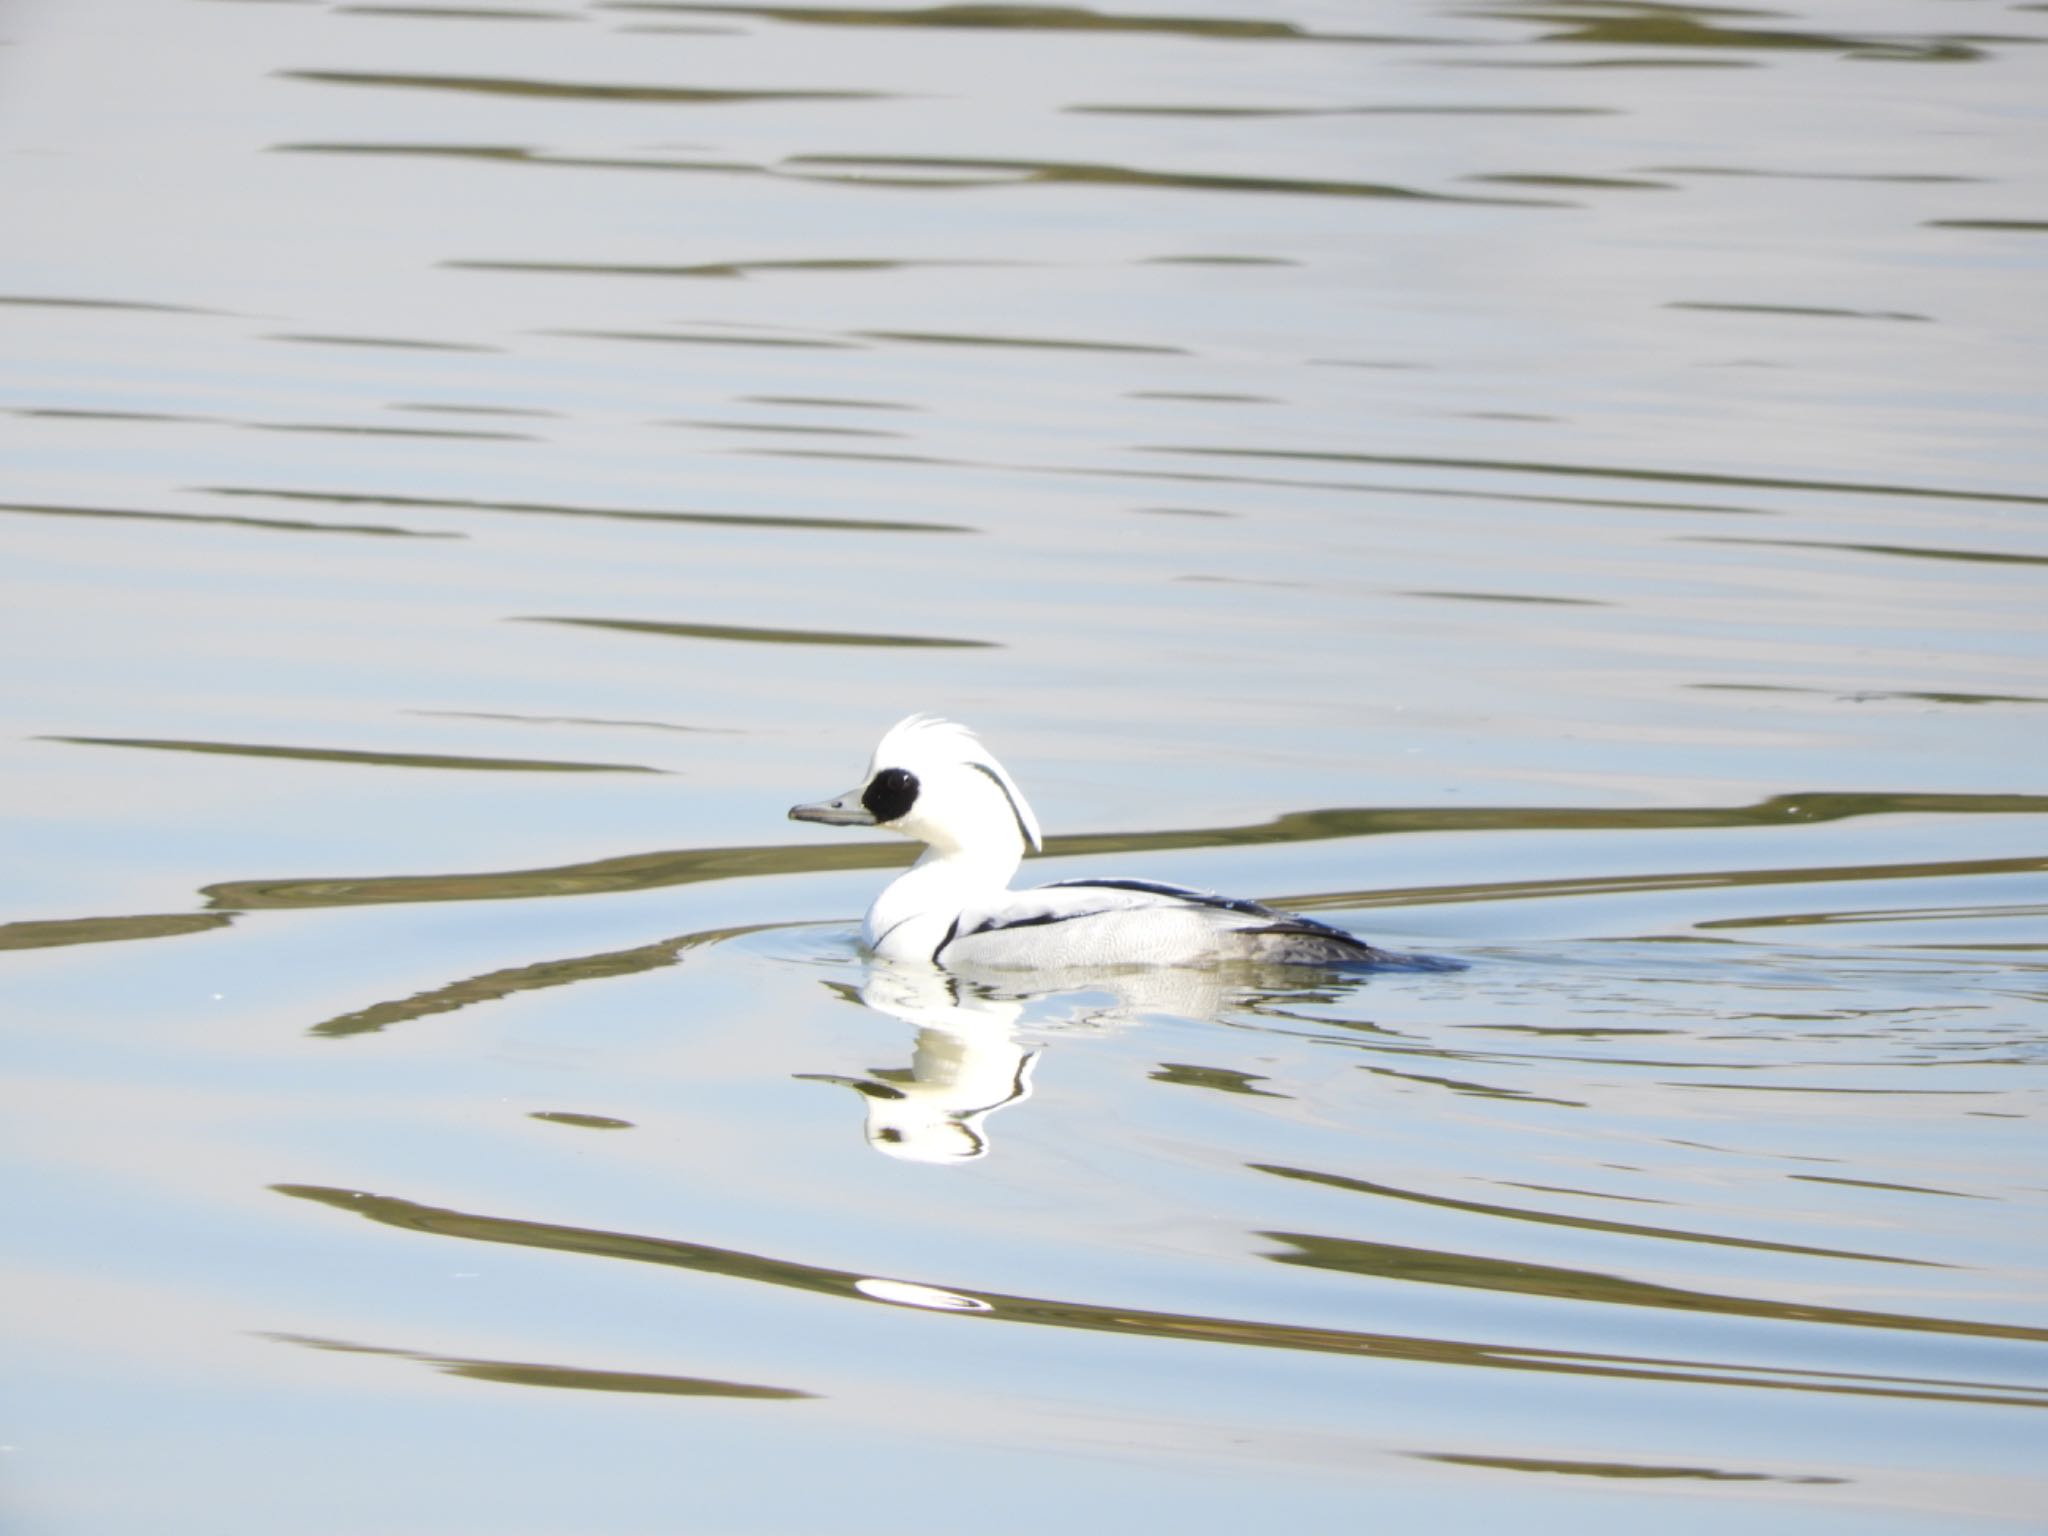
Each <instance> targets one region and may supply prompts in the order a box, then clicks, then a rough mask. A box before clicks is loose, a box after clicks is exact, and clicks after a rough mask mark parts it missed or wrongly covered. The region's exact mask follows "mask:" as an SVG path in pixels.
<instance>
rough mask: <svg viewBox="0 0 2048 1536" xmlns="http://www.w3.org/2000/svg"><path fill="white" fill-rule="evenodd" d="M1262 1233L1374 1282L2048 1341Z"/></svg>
mask: <svg viewBox="0 0 2048 1536" xmlns="http://www.w3.org/2000/svg"><path fill="white" fill-rule="evenodd" d="M1260 1235H1261V1236H1263V1237H1268V1238H1271V1239H1272V1240H1273V1241H1274V1242H1277V1243H1285V1244H1287V1246H1288V1247H1289V1248H1290V1249H1292V1250H1293V1251H1292V1252H1281V1253H1269V1254H1267V1255H1266V1257H1267V1258H1269V1259H1272V1260H1273V1261H1274V1262H1275V1263H1277V1264H1299V1265H1302V1266H1304V1267H1305V1268H1309V1269H1323V1270H1331V1271H1335V1272H1337V1273H1340V1274H1349V1275H1363V1276H1366V1277H1368V1278H1370V1279H1374V1280H1398V1281H1403V1282H1407V1283H1411V1284H1417V1285H1444V1286H1453V1287H1458V1288H1461V1289H1472V1290H1482V1291H1496V1292H1500V1293H1503V1294H1508V1295H1516V1296H1548V1297H1553V1298H1557V1299H1560V1300H1571V1301H1589V1302H1598V1303H1602V1304H1605V1305H1610V1306H1623V1307H1657V1308H1666V1309H1675V1310H1679V1311H1685V1312H1707V1313H1714V1314H1718V1315H1721V1316H1728V1317H1762V1318H1773V1319H1776V1320H1778V1321H1782V1322H1795V1323H1828V1324H1833V1325H1839V1326H1842V1327H1849V1328H1888V1329H1896V1330H1898V1331H1900V1332H1905V1333H1941V1334H1955V1335H1960V1336H1963V1337H1968V1338H1980V1339H2025V1340H2030V1341H2034V1342H2038V1343H2048V1328H2027V1327H2022V1326H2021V1325H2019V1324H2017V1323H1986V1322H1978V1321H1976V1320H1975V1319H1971V1318H1948V1317H1921V1316H1917V1315H1915V1314H1912V1313H1907V1312H1874V1311H1866V1310H1864V1309H1862V1308H1859V1307H1823V1306H1813V1305H1809V1304H1807V1303H1804V1302H1788V1301H1765V1300H1762V1299H1760V1298H1756V1297H1749V1296H1726V1295H1721V1294H1719V1293H1717V1292H1713V1291H1688V1290H1683V1289H1680V1288H1679V1287H1677V1286H1672V1285H1658V1284H1655V1283H1654V1282H1651V1281H1647V1280H1630V1279H1628V1278H1626V1277H1625V1276H1622V1275H1609V1274H1602V1273H1600V1272H1599V1271H1597V1270H1590V1269H1560V1268H1557V1267H1555V1266H1553V1265H1549V1264H1531V1263H1528V1262H1527V1261H1525V1260H1521V1259H1495V1258H1489V1257H1486V1256H1485V1255H1483V1254H1472V1253H1445V1252H1443V1251H1441V1250H1439V1249H1435V1248H1407V1247H1403V1246H1401V1245H1400V1244H1398V1243H1374V1242H1368V1241H1366V1240H1365V1239H1363V1238H1355V1237H1325V1236H1321V1235H1319V1234H1317V1233H1313V1232H1265V1233H1261V1234H1260ZM2042 1406H2044V1407H2048V1400H2044V1402H2043V1404H2042Z"/></svg>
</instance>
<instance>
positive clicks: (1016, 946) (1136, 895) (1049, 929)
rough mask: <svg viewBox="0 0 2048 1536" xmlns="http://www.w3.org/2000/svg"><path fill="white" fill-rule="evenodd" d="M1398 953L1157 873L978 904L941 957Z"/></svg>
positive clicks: (1005, 959)
mask: <svg viewBox="0 0 2048 1536" xmlns="http://www.w3.org/2000/svg"><path fill="white" fill-rule="evenodd" d="M1391 958H1393V957H1392V956H1390V955H1388V954H1387V953H1386V952H1384V951H1382V950H1377V949H1374V948H1373V947H1372V946H1371V945H1370V944H1367V943H1365V942H1364V941H1363V940H1362V939H1359V938H1356V937H1354V936H1353V935H1351V934H1349V933H1346V932H1345V931H1344V930H1343V929H1341V928H1334V927H1332V926H1330V925H1329V924H1328V923H1319V922H1317V921H1316V920H1315V919H1314V918H1310V917H1303V916H1301V915H1300V914H1299V913H1296V912H1283V911H1281V910H1279V909H1278V908H1276V907H1268V906H1264V905H1262V904H1261V903H1259V902H1256V901H1241V900H1237V899H1235V898H1232V897H1228V896H1218V895H1215V894H1214V893H1212V892H1209V891H1197V890H1191V889H1189V888H1188V887H1186V886H1179V885H1162V884H1157V883H1155V882H1153V881H1149V880H1062V881H1059V882H1057V883H1055V884H1052V885H1041V886H1036V887H1034V888H1032V889H1030V890H1026V891H1005V892H1003V893H1002V894H1001V895H1000V896H998V897H997V898H996V899H995V900H994V901H992V902H989V903H987V904H985V905H976V906H970V907H968V908H967V909H965V910H964V911H962V912H961V914H960V920H959V922H958V923H957V924H956V925H955V926H954V929H953V931H952V932H951V933H950V934H949V935H947V937H946V939H945V941H944V942H943V943H941V944H940V945H939V947H938V949H937V950H936V951H934V953H933V955H932V960H933V961H934V963H936V964H939V965H960V966H973V967H977V968H983V967H985V968H988V969H993V970H1004V969H1039V968H1045V967H1057V966H1075V967H1084V966H1114V965H1187V964H1196V963H1201V962H1204V961H1212V962H1213V961H1251V962H1254V963H1261V964H1274V965H1343V964H1350V965H1358V964H1371V963H1375V962H1384V961H1386V960H1389V959H1391Z"/></svg>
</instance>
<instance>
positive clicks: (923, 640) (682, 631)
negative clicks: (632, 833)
mask: <svg viewBox="0 0 2048 1536" xmlns="http://www.w3.org/2000/svg"><path fill="white" fill-rule="evenodd" d="M512 622H514V623H515V624H573V625H576V626H578V627H579V628H583V629H617V630H623V631H624V632H625V633H627V634H632V635H669V636H673V637H675V638H677V639H682V640H739V641H743V642H746V643H748V644H752V645H878V646H893V647H904V648H914V649H923V648H932V649H941V650H998V649H1000V647H999V646H998V645H997V643H996V642H995V641H993V640H954V639H949V638H947V637H945V636H943V635H870V634H854V633H849V632H847V631H844V630H830V629H756V628H754V627H752V626H750V625H745V624H682V623H670V622H667V621H658V620H654V619H578V618H552V617H547V616H529V617H524V618H518V619H514V620H513V621H512Z"/></svg>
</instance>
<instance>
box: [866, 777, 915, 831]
mask: <svg viewBox="0 0 2048 1536" xmlns="http://www.w3.org/2000/svg"><path fill="white" fill-rule="evenodd" d="M860 803H861V804H862V805H864V806H866V807H867V808H868V814H869V815H871V816H873V817H874V818H875V820H876V821H894V820H896V819H897V818H898V817H899V816H905V815H908V814H909V812H910V808H911V806H913V805H915V804H916V803H917V775H916V774H914V773H912V772H911V771H910V770H909V769H908V768H884V769H883V770H882V771H881V772H880V773H878V774H876V775H875V776H874V777H873V778H872V779H869V780H868V787H867V788H866V789H864V790H862V791H861V792H860Z"/></svg>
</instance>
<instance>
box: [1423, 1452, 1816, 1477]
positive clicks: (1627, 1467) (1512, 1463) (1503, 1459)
mask: <svg viewBox="0 0 2048 1536" xmlns="http://www.w3.org/2000/svg"><path fill="white" fill-rule="evenodd" d="M1408 1454H1409V1455H1411V1456H1413V1457H1415V1458H1416V1459H1417V1460H1418V1461H1441V1462H1447V1463H1449V1464H1450V1465H1452V1466H1457V1467H1490V1468H1492V1469H1493V1470H1494V1471H1497V1472H1548V1473H1555V1474H1562V1475H1564V1476H1567V1477H1615V1478H1656V1479H1663V1478H1685V1479H1693V1480H1697V1481H1699V1482H1707V1483H1802V1484H1822V1483H1846V1482H1847V1481H1849V1479H1847V1478H1846V1477H1819V1476H1812V1477H1799V1476H1788V1475H1786V1474H1784V1473H1779V1472H1728V1471H1723V1470H1722V1469H1721V1468H1719V1467H1660V1466H1651V1465H1649V1464H1647V1463H1644V1462H1636V1461H1560V1460H1557V1459H1556V1458H1554V1457H1548V1456H1481V1455H1477V1454H1474V1453H1471V1452H1464V1451H1410V1452H1409V1453H1408Z"/></svg>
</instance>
